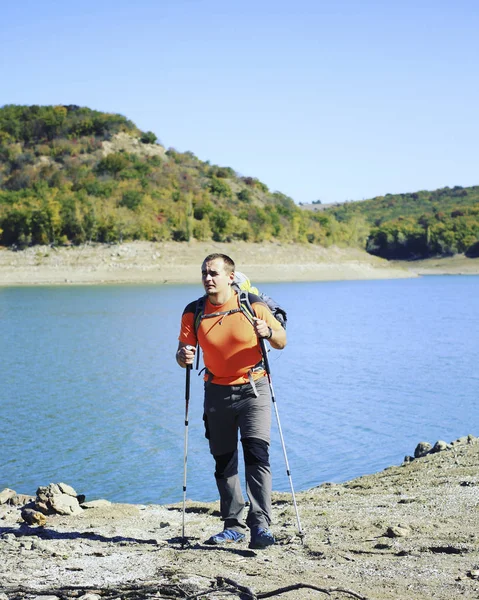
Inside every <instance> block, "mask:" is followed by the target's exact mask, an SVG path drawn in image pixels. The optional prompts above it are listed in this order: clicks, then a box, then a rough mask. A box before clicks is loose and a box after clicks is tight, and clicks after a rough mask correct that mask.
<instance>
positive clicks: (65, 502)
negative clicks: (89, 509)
mask: <svg viewBox="0 0 479 600" xmlns="http://www.w3.org/2000/svg"><path fill="white" fill-rule="evenodd" d="M79 499H80V500H83V499H84V496H79V495H77V493H76V491H75V490H74V489H73V488H72V487H71V486H70V485H67V484H66V483H50V485H48V486H41V487H39V488H38V489H37V498H36V503H35V508H36V509H37V510H38V511H40V512H42V513H44V514H46V515H49V514H52V513H57V514H60V515H74V514H79V513H81V512H82V509H81V507H80V502H79Z"/></svg>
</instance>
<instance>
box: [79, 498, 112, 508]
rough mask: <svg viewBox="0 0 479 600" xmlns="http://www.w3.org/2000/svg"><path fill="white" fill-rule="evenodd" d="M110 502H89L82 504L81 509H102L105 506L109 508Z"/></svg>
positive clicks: (101, 500)
mask: <svg viewBox="0 0 479 600" xmlns="http://www.w3.org/2000/svg"><path fill="white" fill-rule="evenodd" d="M110 505H111V502H110V501H109V500H103V499H100V500H91V501H90V502H82V504H81V507H82V508H104V507H105V506H110Z"/></svg>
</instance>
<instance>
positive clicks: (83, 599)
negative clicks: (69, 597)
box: [78, 593, 101, 600]
mask: <svg viewBox="0 0 479 600" xmlns="http://www.w3.org/2000/svg"><path fill="white" fill-rule="evenodd" d="M78 600H101V596H99V595H98V594H92V593H90V594H84V595H83V596H80V597H79V598H78Z"/></svg>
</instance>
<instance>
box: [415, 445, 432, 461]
mask: <svg viewBox="0 0 479 600" xmlns="http://www.w3.org/2000/svg"><path fill="white" fill-rule="evenodd" d="M431 449H432V446H431V444H430V443H429V442H419V444H418V445H417V446H416V449H415V450H414V458H422V457H423V456H426V454H429V452H430V451H431Z"/></svg>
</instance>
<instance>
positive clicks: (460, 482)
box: [0, 435, 479, 600]
mask: <svg viewBox="0 0 479 600" xmlns="http://www.w3.org/2000/svg"><path fill="white" fill-rule="evenodd" d="M420 447H421V450H420ZM414 454H415V456H416V458H412V457H409V456H408V457H406V458H405V460H404V462H403V463H402V464H401V465H399V466H391V467H388V468H386V469H384V470H382V471H379V472H377V473H374V474H371V475H364V476H362V477H358V478H355V479H352V480H350V481H347V482H344V483H338V484H336V483H324V484H322V485H319V486H317V487H313V488H311V489H309V490H306V491H303V492H299V493H297V501H298V510H299V514H300V517H301V523H302V528H303V534H304V535H303V536H300V535H299V531H298V527H297V523H296V520H295V511H294V508H293V505H292V499H291V494H290V493H287V492H282V493H279V492H274V493H273V498H272V500H273V526H272V528H273V531H274V534H275V536H276V544H275V545H274V546H271V547H270V548H268V549H267V550H251V549H249V548H248V541H247V540H246V541H245V542H241V543H239V544H230V545H228V546H226V547H225V546H218V547H211V546H207V545H205V544H204V541H205V540H206V539H207V538H208V537H209V536H210V535H211V534H212V533H215V532H217V530H219V529H221V528H222V526H221V522H220V519H219V510H218V509H219V502H218V501H216V502H210V503H206V502H198V501H193V500H187V502H186V511H185V529H184V532H185V537H186V539H184V538H182V531H183V530H182V515H183V513H182V504H181V503H176V504H167V505H156V504H151V505H139V504H122V503H109V502H107V501H105V500H96V501H95V500H93V501H92V500H90V499H89V498H87V499H86V502H85V499H84V497H82V501H81V502H82V508H81V509H80V510H77V511H75V513H73V512H72V513H71V514H67V513H66V512H64V513H63V514H60V513H57V514H47V515H46V518H43V519H38V517H37V521H39V522H37V521H32V522H31V523H30V524H29V525H27V524H26V522H25V518H23V517H20V514H21V513H22V510H23V508H24V506H25V503H27V502H28V501H29V500H31V497H24V498H23V499H20V498H19V499H18V502H16V503H15V501H14V500H13V498H12V502H10V503H8V502H0V598H1V600H18V599H19V598H22V599H25V600H26V599H28V600H34V599H35V598H38V597H40V596H41V597H45V596H48V597H49V598H50V599H51V600H70V598H71V599H72V600H73V599H77V598H84V599H85V600H86V599H87V598H88V600H114V599H116V600H120V599H121V600H123V599H125V600H126V599H128V598H129V599H130V600H131V599H136V600H140V599H141V600H148V599H150V598H151V599H152V600H153V599H155V598H159V597H169V598H180V597H181V598H183V597H185V590H187V594H186V597H192V598H193V597H201V598H204V599H205V600H206V599H209V600H228V599H229V598H238V599H239V598H243V599H245V600H246V598H248V600H254V599H255V598H259V597H262V596H263V594H268V595H271V596H273V595H278V594H276V593H274V592H278V593H279V590H281V589H282V588H285V587H290V588H291V589H294V590H295V591H294V592H293V593H291V594H289V596H290V597H291V598H294V599H295V600H300V599H301V600H303V599H304V600H306V599H310V598H313V595H311V594H312V591H311V589H316V590H317V591H318V590H319V591H322V592H323V593H326V592H328V593H330V594H331V596H332V597H334V598H337V600H340V599H342V598H350V597H356V598H360V599H362V600H402V599H404V600H406V599H409V598H414V599H415V600H430V598H433V597H434V598H437V599H439V600H451V598H458V597H461V598H471V599H472V598H477V597H478V595H479V563H478V560H479V546H478V544H477V541H478V533H477V531H478V526H479V511H478V510H477V508H478V506H479V497H478V490H479V487H478V486H479V480H478V476H477V464H478V458H479V439H478V438H477V437H474V436H473V435H468V436H464V437H462V438H459V439H458V440H455V441H453V442H451V443H449V444H447V443H446V442H441V441H438V442H436V444H435V445H434V446H432V445H431V444H425V443H421V444H418V446H417V448H416V450H415V452H414ZM43 484H44V485H47V482H43ZM52 485H53V486H55V487H59V486H61V487H62V491H64V492H65V493H66V494H73V496H74V495H75V494H76V492H75V490H73V489H72V488H70V486H68V485H65V484H64V483H61V484H60V483H59V484H52ZM49 487H50V486H49ZM68 488H69V489H68ZM43 490H44V491H45V488H43ZM6 491H7V490H3V492H2V490H0V492H1V494H2V495H3V494H4V493H5V492H6ZM44 491H43V492H40V490H39V492H40V493H44ZM79 491H80V492H82V491H84V490H79ZM8 492H10V490H8ZM10 497H12V496H11V494H10ZM76 498H80V496H76ZM38 499H39V496H38V492H37V500H38ZM22 504H23V506H22ZM62 505H63V506H64V504H63V503H62ZM55 506H60V504H59V503H58V504H55ZM19 564H21V565H22V568H21V569H19V568H18V565H19ZM226 579H228V580H229V582H230V587H229V589H224V590H222V585H224V581H225V580H226ZM291 586H293V587H291ZM245 589H248V590H249V592H248V594H246V592H245ZM86 594H88V596H86ZM162 594H166V596H163V595H162ZM316 595H317V594H316ZM316 595H314V597H316ZM264 597H266V596H264Z"/></svg>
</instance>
